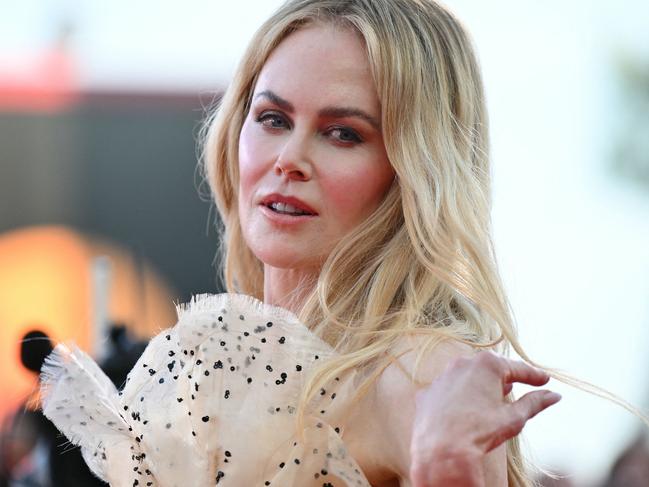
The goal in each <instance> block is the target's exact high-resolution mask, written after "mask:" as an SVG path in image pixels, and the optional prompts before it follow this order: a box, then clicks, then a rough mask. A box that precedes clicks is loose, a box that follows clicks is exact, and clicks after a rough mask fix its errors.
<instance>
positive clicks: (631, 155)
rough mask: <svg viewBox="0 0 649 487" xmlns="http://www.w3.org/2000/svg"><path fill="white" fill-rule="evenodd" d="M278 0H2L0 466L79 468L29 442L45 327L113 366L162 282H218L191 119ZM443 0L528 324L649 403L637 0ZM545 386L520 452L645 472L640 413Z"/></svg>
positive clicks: (647, 120)
mask: <svg viewBox="0 0 649 487" xmlns="http://www.w3.org/2000/svg"><path fill="white" fill-rule="evenodd" d="M280 3H281V2H279V1H277V0H246V1H245V2H223V1H218V0H187V1H185V2H183V3H182V5H181V4H179V3H178V2H171V1H167V0H156V1H153V0H141V1H139V2H126V1H125V0H114V1H113V2H111V3H110V4H108V3H105V2H104V3H100V2H93V1H91V2H84V1H81V0H66V1H63V0H21V1H20V2H10V1H9V0H0V6H1V10H0V11H1V12H2V16H0V370H1V371H2V375H1V376H0V384H1V385H0V387H1V390H2V396H0V422H1V423H2V425H3V431H4V433H3V435H2V440H1V441H0V455H1V456H0V458H2V461H1V462H0V477H2V480H0V485H12V486H17V485H21V486H27V485H33V486H48V485H54V486H57V487H58V486H59V485H61V486H63V485H91V483H90V482H91V481H90V480H88V479H87V478H85V479H81V480H79V482H81V483H80V484H74V483H73V480H71V479H69V480H66V481H58V480H52V479H54V478H55V474H54V473H48V472H49V471H48V468H50V469H54V467H51V466H48V465H47V462H46V459H47V458H49V457H48V455H49V452H50V451H51V450H55V449H56V448H59V449H60V447H59V445H61V444H63V443H64V440H63V439H62V438H58V439H56V440H55V441H54V443H55V444H52V441H50V443H47V442H44V441H43V439H42V438H43V436H47V434H49V435H51V437H54V438H55V437H56V434H55V433H54V432H52V431H49V430H47V428H48V426H47V425H43V424H41V423H40V419H39V418H38V416H37V413H34V412H33V411H32V409H33V407H30V405H31V404H33V394H34V390H35V384H36V374H35V372H34V370H38V367H37V366H35V365H34V364H35V363H38V360H39V357H40V360H42V356H43V355H44V354H46V353H47V351H48V350H49V349H48V347H49V346H50V343H49V341H48V339H47V336H49V337H51V339H52V340H53V341H54V342H55V343H56V342H58V341H61V340H68V339H73V340H75V341H76V342H78V343H79V344H80V345H81V346H82V348H84V349H86V350H88V351H89V352H91V353H93V354H94V355H95V357H97V359H98V360H100V361H101V362H102V364H103V366H104V368H105V369H106V370H107V371H110V373H111V374H112V375H111V378H113V380H114V381H115V383H117V384H121V381H123V377H124V376H125V373H126V372H127V370H128V369H127V368H126V366H127V365H128V364H129V363H132V362H134V361H135V360H136V359H137V357H138V355H139V353H140V352H141V349H142V347H143V346H144V344H145V343H146V340H147V339H148V338H149V337H150V336H151V335H152V334H154V333H156V332H157V331H158V330H160V329H162V328H165V327H168V326H170V325H172V324H173V323H174V322H175V312H174V306H173V305H174V303H175V302H183V301H186V300H188V298H189V297H190V296H191V295H192V294H196V293H204V292H211V293H213V292H218V291H220V290H221V285H220V283H219V282H218V281H217V278H216V270H215V264H214V259H215V256H216V248H217V244H218V235H217V234H216V230H215V228H214V221H215V218H216V216H215V214H214V209H213V208H212V207H211V205H210V203H209V195H208V191H207V188H206V186H205V184H204V183H203V182H202V181H201V178H200V174H199V173H198V171H197V144H196V142H197V133H198V129H199V128H200V124H201V121H202V120H203V118H204V116H205V113H206V110H207V109H208V108H209V107H210V106H212V105H213V103H214V102H215V101H216V100H218V96H219V95H220V93H222V92H223V90H224V88H225V87H226V86H227V84H228V80H229V79H230V76H231V74H232V72H233V71H234V68H235V65H236V62H237V60H238V58H239V57H240V55H241V54H242V52H243V50H244V48H245V45H246V42H247V41H248V40H249V39H250V37H251V36H252V33H253V32H254V30H255V28H256V27H257V26H259V24H260V23H261V22H262V21H263V20H264V19H265V18H266V17H267V16H268V15H269V14H270V13H271V12H272V11H273V10H274V9H275V8H276V7H277V6H278V5H279V4H280ZM446 5H448V6H449V7H450V9H451V10H453V11H454V12H456V14H457V15H458V17H459V18H460V19H461V20H462V21H463V22H464V23H465V25H466V26H467V28H468V30H469V31H470V32H471V33H472V35H473V37H474V40H475V42H476V45H477V50H478V53H479V56H480V59H481V63H482V68H483V74H484V79H485V84H486V91H487V98H488V105H489V110H490V120H491V129H492V155H493V167H494V169H493V175H494V213H493V219H494V226H495V240H496V246H497V251H498V255H499V259H500V266H501V272H502V274H503V278H504V280H505V283H506V286H507V289H508V292H509V295H510V299H511V302H512V306H513V308H514V311H515V313H516V317H517V319H518V323H519V328H520V335H521V340H522V343H523V346H524V347H525V349H526V351H527V352H528V354H529V355H530V356H531V357H532V358H533V359H534V360H536V361H537V362H539V363H541V364H544V365H548V366H552V367H556V368H559V369H562V370H564V371H566V372H569V373H571V374H574V375H575V376H577V377H579V378H581V379H585V380H589V381H592V382H594V383H596V384H597V385H599V386H602V387H605V388H607V389H608V390H610V391H611V392H613V393H615V394H618V395H619V396H621V397H623V398H625V399H627V400H628V401H630V402H631V403H633V404H635V405H637V406H639V407H641V408H643V409H644V410H645V411H647V409H648V408H649V387H648V386H649V383H648V378H649V353H648V352H649V2H646V1H645V0H618V1H617V2H611V1H597V0H595V1H593V0H591V1H586V0H571V1H569V2H566V1H558V0H546V1H544V2H539V1H538V0H492V1H490V2H481V1H478V0H448V1H447V2H446ZM24 338H25V339H26V341H25V342H24V343H23V344H22V346H21V342H22V341H23V339H24ZM25 344H31V345H33V346H32V348H29V347H27V346H26V345H25ZM39 347H40V348H39ZM116 358H119V360H118V361H117V363H118V364H119V366H117V365H116ZM30 367H31V369H30ZM120 367H121V368H122V369H124V370H121V369H120ZM552 387H553V388H554V389H555V390H558V391H559V392H561V393H562V395H563V396H564V399H563V401H562V402H561V403H560V405H559V406H557V407H555V408H553V409H551V410H550V411H547V412H545V413H543V414H542V415H540V416H539V417H538V418H537V419H535V420H534V421H532V422H531V423H530V424H529V425H528V427H527V428H526V438H527V443H528V444H529V448H528V449H529V451H530V452H531V458H532V459H533V461H534V462H535V463H536V464H537V465H540V466H541V467H543V468H546V469H548V470H550V471H552V472H555V473H559V474H561V475H562V476H563V477H562V478H560V479H545V480H544V485H571V486H600V485H607V486H612V485H616V486H623V485H624V486H636V485H644V486H647V485H649V448H648V446H647V435H646V428H645V429H643V428H642V427H641V424H640V422H639V421H638V420H637V419H636V418H635V417H634V416H632V415H631V414H629V413H628V412H626V411H624V410H623V409H622V408H620V407H618V406H615V405H612V404H610V403H608V402H606V401H603V400H600V399H597V398H595V397H592V396H589V395H587V394H584V393H582V392H579V391H577V390H575V389H572V388H569V387H565V386H563V385H561V384H553V385H552ZM520 392H521V393H523V392H524V390H523V389H521V390H520ZM25 405H27V408H26V409H25ZM63 457H64V458H65V461H67V462H68V465H67V471H68V473H69V472H70V471H77V470H78V471H80V470H81V469H82V466H79V464H75V463H73V462H74V460H72V459H71V458H72V457H71V455H70V454H66V455H63ZM70 465H76V466H73V467H70ZM58 470H61V468H60V467H58ZM63 470H66V469H63ZM80 475H81V474H80ZM10 476H11V477H13V480H12V481H11V483H10V481H9V477H10ZM1 482H5V484H2V483H1ZM57 482H58V483H57ZM61 482H63V483H61Z"/></svg>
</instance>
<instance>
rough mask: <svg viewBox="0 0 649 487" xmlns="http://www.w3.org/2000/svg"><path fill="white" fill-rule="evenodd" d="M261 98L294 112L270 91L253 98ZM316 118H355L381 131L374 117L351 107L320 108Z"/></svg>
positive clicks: (293, 109)
mask: <svg viewBox="0 0 649 487" xmlns="http://www.w3.org/2000/svg"><path fill="white" fill-rule="evenodd" d="M259 97H263V98H266V99H267V100H268V101H270V102H271V103H274V104H275V105H277V106H278V107H280V108H281V109H282V110H286V111H287V112H288V113H293V112H294V111H295V107H294V106H293V104H292V103H291V102H290V101H288V100H285V99H284V98H282V97H281V96H279V95H278V94H277V93H274V92H272V91H271V90H264V91H261V92H259V93H257V95H256V96H255V98H259ZM318 116H320V117H331V118H347V117H356V118H360V119H362V120H365V121H366V122H367V123H369V124H370V125H371V126H372V127H374V128H375V129H376V130H379V131H380V130H381V124H380V123H379V121H378V120H377V119H376V117H373V116H372V115H370V114H368V113H367V112H365V111H363V110H361V109H359V108H351V107H325V108H322V109H321V110H319V111H318Z"/></svg>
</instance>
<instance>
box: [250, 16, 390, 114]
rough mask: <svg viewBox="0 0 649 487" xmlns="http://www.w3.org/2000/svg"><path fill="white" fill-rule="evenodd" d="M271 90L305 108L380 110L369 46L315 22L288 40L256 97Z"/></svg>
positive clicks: (266, 68) (354, 35)
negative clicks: (354, 107)
mask: <svg viewBox="0 0 649 487" xmlns="http://www.w3.org/2000/svg"><path fill="white" fill-rule="evenodd" d="M265 91H272V92H273V93H275V94H277V95H278V96H280V97H282V98H284V99H287V100H289V101H291V102H292V103H294V104H295V105H300V106H309V105H311V104H314V103H318V104H322V103H324V104H327V105H330V104H333V105H339V104H346V105H348V104H349V103H350V102H352V101H353V102H354V105H362V107H363V109H365V110H379V109H380V105H379V100H378V95H377V93H376V87H375V84H374V79H373V76H372V71H371V69H370V64H369V60H368V58H367V53H366V51H365V46H364V45H363V43H362V41H361V40H360V38H359V36H358V34H357V33H356V32H355V31H354V30H352V29H350V28H341V27H340V26H335V25H332V24H323V23H317V24H310V25H308V26H306V27H304V28H302V29H300V30H298V31H296V32H294V33H292V34H291V35H289V36H288V37H287V38H286V39H284V40H283V41H282V42H281V43H280V44H279V45H278V46H277V48H276V49H275V50H274V51H273V52H272V53H271V55H270V56H269V58H268V60H267V61H266V63H265V64H264V66H263V68H262V70H261V72H260V74H259V77H258V79H257V83H256V85H255V95H254V96H256V95H257V94H259V93H261V92H265Z"/></svg>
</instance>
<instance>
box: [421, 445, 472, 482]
mask: <svg viewBox="0 0 649 487" xmlns="http://www.w3.org/2000/svg"><path fill="white" fill-rule="evenodd" d="M482 457H483V455H482V454H481V453H480V452H478V451H474V450H471V449H467V448H458V447H457V446H455V445H437V446H435V447H433V448H432V449H430V450H428V451H427V452H425V453H423V452H422V453H420V454H417V453H415V454H414V455H413V462H412V465H411V469H410V478H411V480H412V482H413V486H414V487H438V486H439V487H441V486H454V487H483V486H484V475H483V472H482Z"/></svg>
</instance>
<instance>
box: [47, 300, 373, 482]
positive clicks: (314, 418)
mask: <svg viewBox="0 0 649 487" xmlns="http://www.w3.org/2000/svg"><path fill="white" fill-rule="evenodd" d="M333 354H334V352H333V351H332V349H331V348H330V347H329V346H328V345H327V344H326V343H324V342H323V341H321V340H320V339H319V338H318V337H316V336H315V335H314V334H313V333H311V332H310V331H309V330H308V329H307V328H306V327H305V326H304V325H303V324H301V323H300V322H299V321H298V320H297V318H296V317H295V316H294V315H293V314H291V313H289V312H288V311H286V310H283V309H281V308H277V307H272V306H268V305H265V304H263V303H261V302H259V301H258V300H256V299H254V298H251V297H248V296H242V295H236V294H220V295H212V296H210V295H203V296H198V297H196V298H194V299H193V300H192V301H191V302H190V303H188V304H186V305H181V306H179V307H178V323H177V324H176V325H175V326H174V327H173V328H170V329H168V330H165V331H163V332H162V333H160V334H159V335H157V336H156V337H155V338H153V340H152V341H151V342H150V344H149V346H148V347H147V349H146V350H145V352H144V354H143V355H142V357H141V358H140V359H139V361H138V362H137V364H136V365H135V367H134V368H133V370H132V371H131V372H130V374H129V376H128V379H127V382H126V385H125V386H124V389H123V390H122V391H120V392H118V391H117V389H116V388H115V387H114V386H113V384H112V383H111V382H110V380H109V379H108V378H107V377H106V376H105V375H104V373H103V372H102V371H101V369H100V368H99V367H98V366H97V364H96V363H95V362H94V361H93V360H92V359H91V358H90V357H89V356H88V355H86V354H85V353H84V352H83V351H81V350H79V349H78V348H76V347H75V346H74V345H66V344H60V345H58V346H57V347H56V349H55V350H54V352H53V353H52V354H51V355H50V356H49V357H48V358H47V360H46V363H45V365H44V366H43V369H42V373H41V384H42V386H41V390H42V393H43V394H42V395H43V411H44V413H45V415H46V416H47V417H48V418H50V419H51V420H52V421H53V422H54V424H56V426H57V427H58V428H59V429H60V430H61V431H62V432H63V433H64V434H65V435H66V436H67V438H68V439H69V440H70V442H72V443H74V444H76V445H80V446H81V450H82V453H83V456H84V458H85V460H86V462H87V463H88V465H89V466H90V468H91V470H92V471H93V472H94V473H95V474H96V475H97V476H98V477H100V478H101V479H103V480H105V481H107V482H108V483H110V485H111V486H118V487H122V486H124V487H126V486H129V487H130V486H138V485H139V486H155V487H186V486H188V485H191V486H195V487H207V486H214V485H219V486H257V485H259V486H266V485H272V486H284V487H285V486H300V487H309V486H314V487H315V486H318V487H321V486H345V487H351V486H369V483H368V481H367V479H366V478H365V476H364V475H363V473H362V472H361V469H360V467H359V466H358V464H357V463H356V461H355V460H354V459H353V458H352V457H351V456H350V455H349V454H348V452H347V450H346V448H345V445H344V442H343V440H342V435H343V434H344V431H343V430H342V429H341V428H344V421H343V419H344V414H345V411H346V407H345V398H348V397H350V395H351V394H350V392H351V389H352V388H353V384H354V377H353V374H351V375H347V376H346V377H344V378H337V380H336V381H334V383H332V384H331V386H330V387H327V388H323V389H322V390H321V391H320V394H318V397H317V398H316V400H314V401H313V402H312V403H311V404H310V405H309V408H308V411H309V412H308V414H307V415H306V417H305V422H304V428H303V430H301V431H300V432H299V433H298V432H297V431H296V408H297V405H298V398H299V394H300V392H301V390H302V388H303V386H304V383H305V379H306V377H307V375H308V374H309V372H310V371H312V370H313V368H314V367H315V366H316V365H317V363H318V361H322V360H327V359H328V358H330V357H331V356H332V355H333Z"/></svg>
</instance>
